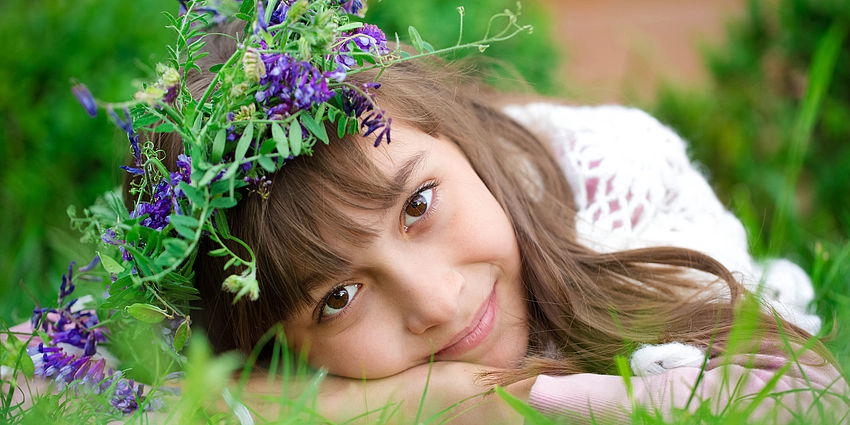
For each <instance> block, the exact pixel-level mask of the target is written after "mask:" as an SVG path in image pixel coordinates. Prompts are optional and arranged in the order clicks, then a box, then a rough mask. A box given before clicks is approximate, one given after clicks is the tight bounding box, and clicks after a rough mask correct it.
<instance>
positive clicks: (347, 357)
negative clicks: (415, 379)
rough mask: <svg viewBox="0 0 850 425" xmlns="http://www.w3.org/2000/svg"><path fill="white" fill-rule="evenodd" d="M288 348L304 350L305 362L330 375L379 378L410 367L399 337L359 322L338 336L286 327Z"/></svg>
mask: <svg viewBox="0 0 850 425" xmlns="http://www.w3.org/2000/svg"><path fill="white" fill-rule="evenodd" d="M286 329H287V336H288V342H289V344H290V347H291V348H292V349H294V350H297V351H296V352H301V351H302V350H308V351H307V362H308V363H309V364H310V366H312V367H315V368H325V369H327V371H328V373H330V374H332V375H337V376H342V377H347V378H354V379H363V378H365V379H378V378H384V377H387V376H390V375H394V374H396V373H399V372H401V371H403V370H406V369H408V368H410V367H412V366H414V365H413V364H410V362H409V360H408V359H409V357H410V356H406V355H405V354H406V353H405V352H404V345H403V344H401V343H400V341H401V337H400V336H397V335H395V333H394V331H393V330H392V329H389V328H388V327H386V326H380V325H374V324H367V323H359V324H358V325H356V326H354V327H353V328H348V329H346V330H344V331H342V332H339V333H330V332H322V331H317V330H315V329H310V330H305V329H299V328H297V327H292V326H290V327H286Z"/></svg>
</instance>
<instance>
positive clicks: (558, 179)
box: [155, 27, 828, 380]
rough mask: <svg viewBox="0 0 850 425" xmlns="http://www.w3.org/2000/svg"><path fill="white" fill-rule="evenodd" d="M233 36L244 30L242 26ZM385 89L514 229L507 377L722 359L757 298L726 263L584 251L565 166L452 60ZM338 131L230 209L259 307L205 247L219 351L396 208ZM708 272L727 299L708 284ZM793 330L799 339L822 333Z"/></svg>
mask: <svg viewBox="0 0 850 425" xmlns="http://www.w3.org/2000/svg"><path fill="white" fill-rule="evenodd" d="M225 30H226V31H225V32H229V33H235V32H236V31H235V27H230V28H226V29H225ZM207 50H209V52H210V56H208V57H207V58H206V59H205V61H206V62H208V64H215V63H221V62H224V61H225V60H226V59H227V57H228V56H229V55H230V54H232V52H233V51H234V45H233V41H232V40H230V39H228V38H225V37H221V38H220V39H218V40H215V41H211V42H209V43H208V44H207ZM203 65H204V64H202V67H203ZM207 66H208V65H207ZM374 78H375V73H374V72H363V73H358V74H354V75H351V76H349V81H352V80H353V81H360V82H365V81H371V80H372V79H374ZM210 82H211V75H210V74H208V73H206V74H199V73H191V74H190V76H189V81H188V87H189V89H190V90H191V91H192V92H193V94H194V95H196V96H199V95H200V93H202V92H203V91H204V90H205V89H206V87H207V86H208V85H209V84H210ZM380 82H381V84H382V87H381V88H380V89H379V90H377V92H376V95H377V98H376V100H377V103H378V104H379V105H380V107H382V108H385V109H386V110H388V111H389V112H390V114H391V116H392V118H393V122H395V123H399V122H403V123H405V124H407V125H409V126H411V127H413V128H415V129H418V130H421V131H423V132H425V133H427V134H429V135H433V136H442V137H445V138H447V139H449V140H451V141H453V142H454V143H455V144H456V145H457V146H458V147H459V148H460V149H461V150H462V151H463V153H464V154H465V155H466V157H467V158H468V159H469V161H470V163H471V164H472V167H473V168H474V169H475V171H476V172H477V173H478V175H479V176H480V178H481V179H482V181H483V182H484V183H485V184H486V185H487V187H488V188H489V190H490V191H491V193H492V194H493V196H494V197H495V198H496V200H498V202H499V203H500V204H501V206H502V208H503V209H504V210H505V212H506V213H507V215H508V216H509V218H510V220H511V222H512V224H513V228H514V231H515V233H516V238H517V241H518V245H519V249H520V253H521V261H522V271H521V273H522V282H523V284H524V287H525V295H526V297H527V300H528V311H529V317H528V323H529V329H530V335H531V338H530V344H529V351H528V356H527V358H526V359H525V360H524V361H523V363H521V364H518V365H517V371H516V373H513V374H506V375H504V376H505V377H506V379H507V380H513V379H518V378H520V377H523V376H530V375H533V374H540V373H549V374H567V373H578V372H596V373H605V372H610V371H611V370H612V367H613V365H614V361H613V359H614V357H615V356H617V355H627V354H628V353H629V351H630V350H632V349H633V348H634V345H635V344H641V343H663V342H669V341H679V342H684V343H690V344H695V345H698V346H701V347H708V346H709V344H711V346H712V353H713V354H717V353H719V352H722V350H723V348H724V347H725V345H726V342H727V338H728V335H729V331H730V329H731V327H732V323H733V320H734V318H735V304H736V303H737V302H738V301H739V300H740V299H742V297H743V296H744V294H745V293H746V291H744V289H743V288H742V286H741V285H740V283H738V281H737V280H736V279H735V277H734V276H733V275H732V273H730V271H729V270H727V269H726V268H725V267H724V266H723V265H722V264H720V263H719V262H718V261H716V260H714V259H713V258H711V257H709V256H706V255H704V254H701V253H699V252H696V251H693V250H688V249H682V248H675V247H659V248H645V249H637V250H629V251H621V252H614V253H598V252H595V251H593V250H591V249H588V248H587V247H585V246H582V245H581V244H580V243H578V242H577V241H576V234H575V229H574V215H575V207H574V205H573V203H572V199H573V194H572V192H571V189H570V186H569V184H568V183H567V181H566V179H565V177H564V172H563V170H562V169H561V167H560V166H559V164H558V163H557V162H556V161H555V159H554V157H553V156H552V155H551V153H550V152H549V148H548V146H547V145H546V143H545V142H544V141H543V140H544V138H542V137H541V138H539V137H537V136H536V135H535V134H534V133H533V132H532V131H530V130H529V129H527V128H525V127H523V126H521V125H520V124H518V123H517V122H515V121H513V120H512V119H511V118H509V117H507V116H506V115H505V114H503V113H502V112H501V111H500V110H498V109H497V108H496V107H495V106H494V105H496V104H498V103H503V102H505V96H504V95H498V94H495V93H493V92H491V91H490V90H489V89H487V88H486V87H483V86H482V85H480V84H479V83H478V82H477V81H476V80H475V79H474V78H471V77H468V76H467V75H465V74H464V73H463V72H458V71H456V70H452V69H451V68H449V67H447V66H446V64H445V63H443V62H441V61H439V60H419V61H416V62H404V63H400V64H397V65H395V66H393V67H391V68H390V69H388V70H386V72H384V73H383V75H382V76H381V79H380ZM329 130H334V131H329V132H328V133H329V134H331V135H332V136H331V139H332V140H331V141H330V144H329V145H328V146H317V147H316V149H315V153H314V154H313V155H312V156H311V157H298V158H295V159H293V160H290V161H288V162H287V164H286V165H285V166H284V167H282V168H281V169H280V170H279V171H278V172H276V173H275V174H274V175H273V176H272V186H271V193H270V195H269V196H268V199H262V198H261V197H259V196H256V195H254V194H251V193H247V192H246V193H244V194H243V195H244V197H243V199H242V200H241V201H240V202H239V204H238V205H237V206H236V207H234V208H232V209H230V210H227V220H228V223H229V227H230V231H231V233H232V234H233V235H235V236H236V237H238V238H240V239H242V240H243V241H244V242H246V243H247V244H248V245H249V246H251V247H252V249H253V250H254V252H255V254H256V256H257V262H258V267H259V268H258V280H259V284H260V294H261V295H260V298H259V300H257V301H248V300H244V299H243V300H240V301H239V302H236V303H233V302H232V294H229V293H226V292H223V291H222V290H221V283H222V281H223V280H224V277H225V276H226V275H227V274H229V273H230V272H228V273H226V272H225V271H224V270H223V264H222V261H220V258H217V257H211V256H208V255H205V254H204V252H205V251H206V250H209V249H212V248H213V247H212V246H211V245H210V244H209V243H208V242H207V243H206V244H203V245H202V246H201V253H200V254H199V255H198V257H197V260H196V262H195V271H196V285H197V287H198V289H199V290H200V292H201V298H202V301H201V303H200V304H201V315H200V316H201V320H202V322H204V323H205V326H206V328H207V333H208V336H209V338H210V340H211V342H212V343H213V345H214V347H215V349H216V350H217V351H224V350H230V349H239V350H242V351H246V352H247V351H250V350H251V349H253V348H254V345H255V344H256V343H257V342H258V340H259V339H260V337H261V336H262V335H263V334H264V333H265V332H266V331H267V330H268V329H269V328H270V327H271V326H273V325H274V324H276V323H279V322H280V321H282V320H285V319H287V318H288V317H289V316H290V315H291V314H293V313H295V312H297V311H299V310H300V309H302V308H305V307H306V306H307V304H308V302H309V301H310V300H311V298H310V296H309V295H308V293H307V290H306V287H305V286H306V285H305V282H306V281H307V280H311V279H317V278H319V279H320V278H330V277H332V276H334V275H335V274H336V273H337V272H338V271H339V270H342V269H343V268H344V267H345V265H346V264H347V261H348V260H347V259H346V256H345V254H344V253H342V252H338V251H337V250H335V249H334V248H332V246H331V245H330V244H328V243H327V241H326V239H325V238H326V237H327V235H328V234H333V235H335V236H336V237H342V238H344V239H346V240H347V241H348V242H351V243H362V242H363V241H365V240H367V239H368V237H369V236H370V234H371V232H370V230H369V229H364V228H362V227H361V226H358V225H357V224H356V223H355V222H354V221H353V220H352V219H351V218H349V217H347V216H345V215H344V214H342V213H341V212H340V208H339V206H340V205H345V206H354V207H357V208H366V209H375V208H386V207H388V206H389V205H390V204H391V202H393V201H394V200H395V199H396V198H397V196H398V195H399V194H400V192H401V191H402V188H401V187H400V186H399V185H398V184H397V183H396V182H394V181H391V179H389V178H388V177H387V176H385V175H383V174H382V173H381V172H380V171H379V170H378V169H377V168H376V167H375V165H374V164H372V163H371V161H370V160H369V159H368V157H367V155H366V153H365V149H371V147H370V146H371V143H370V141H366V140H363V139H361V138H359V137H344V138H343V139H342V140H339V139H338V138H336V137H334V136H333V135H334V134H336V131H335V129H331V128H329ZM155 143H157V145H158V146H159V147H160V148H161V149H163V150H165V151H166V156H167V157H168V158H170V161H172V163H171V165H172V166H173V158H175V157H176V155H177V154H178V153H179V152H180V151H181V150H182V143H181V141H180V140H179V138H178V137H177V136H175V135H164V136H162V137H161V138H160V139H158V140H155ZM234 248H238V247H234ZM695 271H697V272H695ZM231 272H232V271H231ZM705 276H711V279H709V280H712V281H713V282H714V283H715V284H716V283H718V282H719V283H720V284H721V286H722V287H723V288H722V290H718V288H717V287H715V285H712V284H707V283H706V279H705ZM720 293H724V294H723V295H719V294H720ZM779 323H780V324H781V326H782V327H783V329H784V330H785V333H786V334H787V335H788V336H789V337H790V338H791V339H793V340H796V341H801V340H803V339H805V338H807V337H808V335H807V334H806V333H805V332H804V331H802V330H801V329H799V328H797V327H795V326H793V325H791V324H789V323H787V322H783V321H780V322H779ZM760 329H761V331H762V335H763V336H766V337H776V338H778V326H777V322H776V321H775V320H774V318H773V317H772V316H768V315H766V314H762V317H761V319H760ZM818 346H819V347H820V349H819V351H823V352H824V353H825V350H823V349H822V346H821V345H818ZM825 355H826V356H828V353H827V354H825Z"/></svg>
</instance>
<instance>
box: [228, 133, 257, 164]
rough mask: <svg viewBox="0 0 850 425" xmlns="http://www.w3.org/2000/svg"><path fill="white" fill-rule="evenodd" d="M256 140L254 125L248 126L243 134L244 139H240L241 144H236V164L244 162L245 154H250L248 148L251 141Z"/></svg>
mask: <svg viewBox="0 0 850 425" xmlns="http://www.w3.org/2000/svg"><path fill="white" fill-rule="evenodd" d="M253 138H254V125H253V124H248V126H246V127H245V130H244V131H243V132H242V137H240V138H239V143H238V144H236V153H235V155H236V156H235V157H234V159H233V161H234V162H239V161H242V159H244V158H245V154H246V153H248V148H249V147H250V146H251V140H252V139H253Z"/></svg>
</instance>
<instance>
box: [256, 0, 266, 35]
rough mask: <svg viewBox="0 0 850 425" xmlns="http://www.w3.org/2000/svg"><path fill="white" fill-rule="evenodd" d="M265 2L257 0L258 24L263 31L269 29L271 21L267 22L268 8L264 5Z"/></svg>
mask: <svg viewBox="0 0 850 425" xmlns="http://www.w3.org/2000/svg"><path fill="white" fill-rule="evenodd" d="M263 3H265V1H264V0H258V1H257V25H259V26H260V28H261V29H262V30H263V31H268V29H269V23H268V22H266V9H265V8H264V7H263Z"/></svg>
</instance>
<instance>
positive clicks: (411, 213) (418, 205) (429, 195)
mask: <svg viewBox="0 0 850 425" xmlns="http://www.w3.org/2000/svg"><path fill="white" fill-rule="evenodd" d="M432 199H434V189H433V187H426V188H425V189H422V190H420V191H419V193H417V194H415V195H413V197H412V198H410V200H409V201H407V205H405V206H404V227H409V226H411V225H412V224H413V223H415V222H416V220H419V218H420V217H422V216H424V215H425V213H427V212H428V208H430V207H431V200H432Z"/></svg>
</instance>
